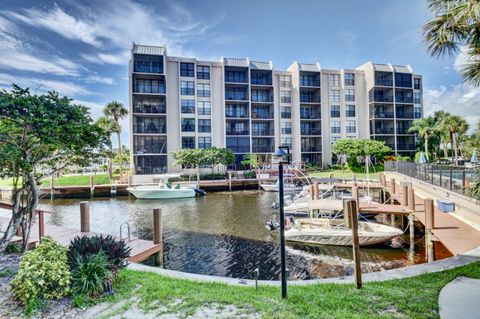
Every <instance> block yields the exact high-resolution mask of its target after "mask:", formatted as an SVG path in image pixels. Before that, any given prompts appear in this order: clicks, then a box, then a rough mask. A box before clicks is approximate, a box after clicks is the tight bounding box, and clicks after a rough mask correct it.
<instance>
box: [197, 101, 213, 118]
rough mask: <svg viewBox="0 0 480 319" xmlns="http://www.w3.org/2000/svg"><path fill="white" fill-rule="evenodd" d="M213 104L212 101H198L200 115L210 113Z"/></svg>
mask: <svg viewBox="0 0 480 319" xmlns="http://www.w3.org/2000/svg"><path fill="white" fill-rule="evenodd" d="M211 113H212V106H211V104H210V101H198V115H210V114H211Z"/></svg>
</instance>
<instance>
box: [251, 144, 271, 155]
mask: <svg viewBox="0 0 480 319" xmlns="http://www.w3.org/2000/svg"><path fill="white" fill-rule="evenodd" d="M252 143H253V142H252ZM273 148H274V147H273V145H255V144H252V152H253V153H273V151H274V150H273Z"/></svg>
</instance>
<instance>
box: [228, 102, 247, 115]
mask: <svg viewBox="0 0 480 319" xmlns="http://www.w3.org/2000/svg"><path fill="white" fill-rule="evenodd" d="M225 116H226V117H238V118H245V117H248V104H237V103H227V104H226V105H225Z"/></svg>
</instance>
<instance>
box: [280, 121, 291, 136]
mask: <svg viewBox="0 0 480 319" xmlns="http://www.w3.org/2000/svg"><path fill="white" fill-rule="evenodd" d="M282 134H292V123H291V122H282Z"/></svg>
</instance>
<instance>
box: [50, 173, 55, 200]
mask: <svg viewBox="0 0 480 319" xmlns="http://www.w3.org/2000/svg"><path fill="white" fill-rule="evenodd" d="M54 197H55V177H53V174H52V176H50V199H53V198H54Z"/></svg>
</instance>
